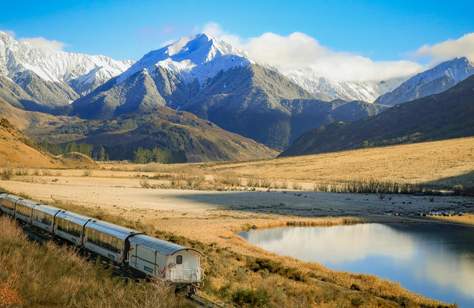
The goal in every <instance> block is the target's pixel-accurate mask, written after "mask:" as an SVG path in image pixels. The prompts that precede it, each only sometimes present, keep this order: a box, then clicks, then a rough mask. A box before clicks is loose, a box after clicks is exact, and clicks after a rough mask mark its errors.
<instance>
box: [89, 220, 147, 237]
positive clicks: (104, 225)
mask: <svg viewBox="0 0 474 308" xmlns="http://www.w3.org/2000/svg"><path fill="white" fill-rule="evenodd" d="M86 229H94V230H97V231H99V232H102V233H106V234H109V235H112V236H114V237H117V238H120V239H123V240H125V239H126V238H127V237H129V236H130V235H133V234H139V233H141V232H139V231H137V230H133V229H129V228H125V227H122V226H117V225H114V224H111V223H108V222H106V221H102V220H91V221H89V222H88V223H87V225H86Z"/></svg>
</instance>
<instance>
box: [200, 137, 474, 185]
mask: <svg viewBox="0 0 474 308" xmlns="http://www.w3.org/2000/svg"><path fill="white" fill-rule="evenodd" d="M202 168H203V169H204V170H206V171H207V170H212V171H215V172H233V173H235V174H237V175H239V176H243V177H258V178H267V179H286V180H295V181H311V182H314V183H321V184H331V183H341V182H342V183H344V182H347V181H364V180H367V179H376V180H378V181H387V182H392V181H395V182H399V183H426V182H433V181H439V180H443V179H447V178H450V177H456V176H460V175H464V174H467V173H472V172H474V138H472V137H471V138H460V139H451V140H444V141H435V142H424V143H416V144H408V145H397V146H390V147H381V148H370V149H361V150H353V151H345V152H337V153H328V154H319V155H308V156H298V157H288V158H278V159H272V160H263V161H256V162H248V163H222V164H215V165H214V166H211V165H204V166H203V167H202ZM466 180H467V179H466ZM470 180H471V181H474V175H472V174H471V178H470Z"/></svg>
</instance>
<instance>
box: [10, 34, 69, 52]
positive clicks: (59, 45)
mask: <svg viewBox="0 0 474 308" xmlns="http://www.w3.org/2000/svg"><path fill="white" fill-rule="evenodd" d="M19 41H20V42H22V43H27V44H29V45H31V46H33V47H36V48H41V49H48V50H63V49H64V46H65V44H64V43H63V42H60V41H55V40H48V39H45V38H44V37H32V38H22V39H20V40H19Z"/></svg>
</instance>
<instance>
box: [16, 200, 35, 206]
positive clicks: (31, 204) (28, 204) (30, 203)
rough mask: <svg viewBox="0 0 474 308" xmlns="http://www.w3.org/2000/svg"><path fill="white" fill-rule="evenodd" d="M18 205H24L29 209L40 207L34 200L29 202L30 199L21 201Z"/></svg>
mask: <svg viewBox="0 0 474 308" xmlns="http://www.w3.org/2000/svg"><path fill="white" fill-rule="evenodd" d="M17 203H18V204H21V205H24V206H27V207H34V206H37V205H39V203H38V202H35V201H33V200H29V199H20V200H18V201H17Z"/></svg>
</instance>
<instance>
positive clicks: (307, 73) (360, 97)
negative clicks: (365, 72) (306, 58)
mask: <svg viewBox="0 0 474 308" xmlns="http://www.w3.org/2000/svg"><path fill="white" fill-rule="evenodd" d="M281 73H282V74H283V75H285V76H286V77H288V78H289V79H290V80H291V81H293V82H294V83H296V84H297V85H299V86H301V87H302V88H303V89H305V90H306V91H308V92H309V93H311V94H313V95H314V96H316V97H317V98H319V99H322V100H334V99H343V100H346V101H353V100H357V101H364V102H369V103H372V102H374V101H375V100H376V99H377V98H378V97H379V96H380V95H382V94H384V93H387V92H389V91H391V90H393V89H394V88H396V87H397V86H399V85H400V84H401V83H402V82H403V81H404V80H405V79H406V78H407V77H402V78H394V79H389V80H381V81H338V80H331V79H329V78H326V77H323V76H321V75H318V74H316V73H315V72H314V71H313V70H312V69H311V68H307V69H299V70H293V71H286V72H281Z"/></svg>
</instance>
